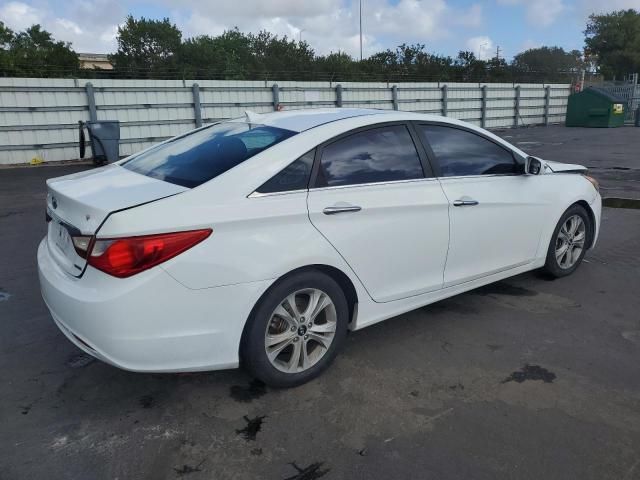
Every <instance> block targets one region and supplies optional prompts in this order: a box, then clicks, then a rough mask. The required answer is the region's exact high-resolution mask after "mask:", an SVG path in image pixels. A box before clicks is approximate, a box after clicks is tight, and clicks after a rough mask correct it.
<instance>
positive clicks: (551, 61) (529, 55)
mask: <svg viewBox="0 0 640 480" xmlns="http://www.w3.org/2000/svg"><path fill="white" fill-rule="evenodd" d="M513 66H514V67H515V68H517V69H518V70H520V71H521V72H538V73H540V74H541V75H543V76H544V77H545V78H548V79H553V78H554V77H555V76H556V75H557V74H558V73H559V72H560V73H568V74H578V73H579V72H580V71H581V70H582V69H583V68H584V67H585V65H584V62H583V60H582V54H581V53H580V51H578V50H572V51H571V52H565V51H564V50H563V49H562V48H560V47H540V48H531V49H529V50H526V51H524V52H522V53H519V54H518V55H516V56H515V57H514V59H513Z"/></svg>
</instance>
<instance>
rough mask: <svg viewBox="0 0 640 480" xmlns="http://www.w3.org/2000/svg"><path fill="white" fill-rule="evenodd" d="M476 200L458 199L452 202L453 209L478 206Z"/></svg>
mask: <svg viewBox="0 0 640 480" xmlns="http://www.w3.org/2000/svg"><path fill="white" fill-rule="evenodd" d="M478 203H479V202H478V201H477V200H473V199H472V198H468V197H467V198H460V199H458V200H454V201H453V206H454V207H473V206H474V205H478Z"/></svg>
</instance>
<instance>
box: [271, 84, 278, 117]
mask: <svg viewBox="0 0 640 480" xmlns="http://www.w3.org/2000/svg"><path fill="white" fill-rule="evenodd" d="M271 93H272V95H273V109H274V110H275V111H276V112H277V111H278V110H280V88H278V84H277V83H274V84H273V85H272V86H271Z"/></svg>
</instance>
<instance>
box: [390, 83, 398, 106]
mask: <svg viewBox="0 0 640 480" xmlns="http://www.w3.org/2000/svg"><path fill="white" fill-rule="evenodd" d="M391 101H392V102H393V109H394V110H398V86H397V85H394V86H393V87H391Z"/></svg>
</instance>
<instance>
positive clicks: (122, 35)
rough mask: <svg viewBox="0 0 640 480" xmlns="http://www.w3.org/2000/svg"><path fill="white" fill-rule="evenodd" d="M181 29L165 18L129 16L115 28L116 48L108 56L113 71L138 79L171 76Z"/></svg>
mask: <svg viewBox="0 0 640 480" xmlns="http://www.w3.org/2000/svg"><path fill="white" fill-rule="evenodd" d="M181 43H182V32H181V31H180V30H179V29H178V27H176V26H175V25H174V24H172V23H171V22H170V21H169V19H168V18H164V19H163V20H151V19H146V18H144V17H141V18H140V19H139V20H136V19H134V18H133V17H132V16H131V15H129V16H128V17H127V20H126V22H125V24H124V25H123V26H120V27H118V50H117V52H116V53H115V54H114V55H111V56H110V57H109V59H110V61H111V63H112V64H113V67H114V70H116V72H119V73H124V74H126V75H133V76H136V77H138V78H167V77H169V78H171V77H172V76H175V74H176V68H177V63H176V55H177V53H178V52H179V50H180V46H181Z"/></svg>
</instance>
